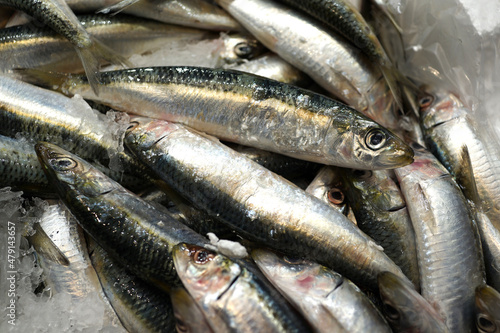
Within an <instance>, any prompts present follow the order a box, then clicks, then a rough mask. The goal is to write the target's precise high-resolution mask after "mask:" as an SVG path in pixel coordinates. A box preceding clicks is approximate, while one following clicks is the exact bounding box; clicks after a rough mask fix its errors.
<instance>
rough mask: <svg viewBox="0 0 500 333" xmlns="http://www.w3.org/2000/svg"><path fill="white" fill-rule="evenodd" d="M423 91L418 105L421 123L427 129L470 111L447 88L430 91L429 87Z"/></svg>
mask: <svg viewBox="0 0 500 333" xmlns="http://www.w3.org/2000/svg"><path fill="white" fill-rule="evenodd" d="M422 91H423V93H422V94H421V95H420V96H419V99H418V107H419V113H420V123H421V124H422V127H423V128H424V129H425V130H428V129H431V128H433V127H436V126H439V125H441V124H444V123H446V122H449V121H450V120H453V119H456V118H459V117H462V116H464V115H466V114H467V113H468V112H467V110H466V108H465V107H464V105H463V103H462V102H461V101H460V99H459V98H458V97H457V96H456V95H455V94H453V93H451V92H448V91H445V90H434V91H432V92H430V89H429V88H424V89H422Z"/></svg>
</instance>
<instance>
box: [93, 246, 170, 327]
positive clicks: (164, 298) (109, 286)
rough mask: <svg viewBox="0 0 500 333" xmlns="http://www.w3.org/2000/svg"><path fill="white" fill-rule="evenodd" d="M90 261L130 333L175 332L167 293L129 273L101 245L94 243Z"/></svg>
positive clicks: (103, 288)
mask: <svg viewBox="0 0 500 333" xmlns="http://www.w3.org/2000/svg"><path fill="white" fill-rule="evenodd" d="M91 247H92V252H91V253H90V259H91V261H92V265H93V266H94V268H95V270H96V273H97V276H98V277H99V281H100V284H101V286H102V290H103V291H104V293H105V294H106V296H107V298H108V300H109V302H110V303H111V305H112V306H113V308H114V309H115V311H116V313H117V315H118V317H119V318H120V321H121V322H122V323H123V326H124V327H125V328H126V329H127V331H129V332H174V330H175V317H174V310H173V305H172V302H171V300H170V297H169V295H168V294H167V293H165V292H164V291H163V290H161V289H158V288H156V287H155V286H153V285H151V284H149V283H147V282H145V281H143V280H141V279H140V278H138V277H137V276H136V275H134V274H131V273H129V272H128V271H127V270H126V269H125V268H124V267H123V266H122V265H121V264H120V263H118V262H116V261H115V260H113V259H112V258H110V257H109V256H108V254H107V253H106V252H105V251H104V250H103V249H102V247H100V246H99V245H97V244H95V242H94V243H93V244H91Z"/></svg>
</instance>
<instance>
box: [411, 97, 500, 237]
mask: <svg viewBox="0 0 500 333" xmlns="http://www.w3.org/2000/svg"><path fill="white" fill-rule="evenodd" d="M426 91H427V93H428V94H427V95H424V96H423V97H422V98H421V99H420V124H421V126H422V131H423V134H424V137H425V141H426V143H427V145H428V146H429V147H430V150H431V151H432V152H433V153H434V155H435V156H436V157H437V158H438V159H439V160H440V161H441V162H442V163H443V165H444V166H445V167H446V168H447V170H448V171H449V172H450V173H451V174H452V175H453V176H455V178H456V179H457V182H458V183H459V184H460V186H462V187H463V188H465V189H466V190H467V191H471V184H469V183H468V181H467V179H468V177H467V176H464V174H463V171H462V168H461V163H460V160H461V155H462V147H463V146H464V145H465V146H466V147H467V150H468V152H469V155H470V161H471V166H472V172H473V174H474V180H475V183H476V186H477V192H478V194H479V198H480V200H481V206H482V210H483V211H484V213H485V214H486V215H487V216H488V217H489V219H490V221H491V223H492V224H493V225H494V226H495V227H496V228H497V229H498V230H500V201H499V200H498V198H499V197H500V149H499V148H498V143H497V142H496V140H495V138H493V137H488V136H486V135H487V131H488V130H483V131H482V133H481V135H480V134H479V130H478V124H477V123H476V122H475V121H474V119H473V117H472V113H471V110H468V109H467V108H466V107H465V106H464V105H463V103H462V102H461V101H460V99H459V98H458V97H457V96H456V95H454V94H453V93H450V92H447V91H442V90H434V91H432V90H431V88H427V89H426ZM429 91H430V94H429ZM469 199H471V198H469Z"/></svg>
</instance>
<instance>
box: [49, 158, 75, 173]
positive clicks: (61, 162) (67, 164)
mask: <svg viewBox="0 0 500 333" xmlns="http://www.w3.org/2000/svg"><path fill="white" fill-rule="evenodd" d="M50 165H51V166H52V167H53V168H54V169H56V170H57V171H68V170H71V169H74V168H76V166H77V165H78V163H76V161H75V160H73V159H72V158H69V157H59V158H56V159H53V160H51V161H50Z"/></svg>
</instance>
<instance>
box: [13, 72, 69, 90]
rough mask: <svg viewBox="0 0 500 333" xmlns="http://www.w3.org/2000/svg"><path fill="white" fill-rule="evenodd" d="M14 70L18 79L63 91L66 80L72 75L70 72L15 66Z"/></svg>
mask: <svg viewBox="0 0 500 333" xmlns="http://www.w3.org/2000/svg"><path fill="white" fill-rule="evenodd" d="M13 72H14V74H15V75H16V77H17V78H18V79H20V80H22V81H24V82H28V83H31V84H34V85H36V86H39V87H42V88H47V89H51V90H56V91H62V89H63V88H62V87H63V85H64V84H65V82H66V80H68V79H69V78H71V76H72V75H71V74H68V73H59V72H50V71H43V70H40V69H34V68H15V69H14V70H13Z"/></svg>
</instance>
